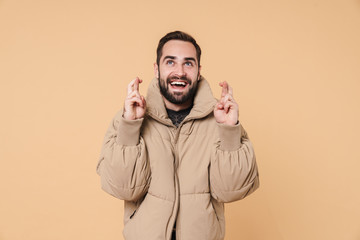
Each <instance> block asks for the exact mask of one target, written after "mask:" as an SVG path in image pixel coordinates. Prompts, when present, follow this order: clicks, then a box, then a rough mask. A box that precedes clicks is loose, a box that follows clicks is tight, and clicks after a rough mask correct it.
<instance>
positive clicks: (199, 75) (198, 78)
mask: <svg viewBox="0 0 360 240" xmlns="http://www.w3.org/2000/svg"><path fill="white" fill-rule="evenodd" d="M200 72H201V66H199V72H198V77H197V80H198V81H199V80H200V77H201V74H200Z"/></svg>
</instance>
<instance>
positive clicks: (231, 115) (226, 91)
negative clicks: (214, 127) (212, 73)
mask: <svg viewBox="0 0 360 240" xmlns="http://www.w3.org/2000/svg"><path fill="white" fill-rule="evenodd" d="M219 85H220V87H222V92H221V99H220V101H219V102H218V103H217V104H216V106H215V109H214V116H215V120H216V121H217V122H218V123H223V124H227V125H236V124H237V122H238V119H239V106H238V104H237V103H236V101H235V99H234V98H233V91H232V88H231V87H230V86H229V84H228V83H227V82H226V81H225V82H221V83H219Z"/></svg>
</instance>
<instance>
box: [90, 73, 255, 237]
mask: <svg viewBox="0 0 360 240" xmlns="http://www.w3.org/2000/svg"><path fill="white" fill-rule="evenodd" d="M146 101H147V113H146V116H145V118H144V119H139V120H133V121H127V120H125V119H124V118H122V114H121V112H119V113H118V114H117V115H116V116H115V118H114V120H113V122H112V123H111V125H110V127H109V129H108V131H107V133H106V136H105V140H104V145H103V148H102V153H101V156H100V161H99V163H98V166H97V172H98V174H99V175H100V176H101V186H102V188H103V190H105V191H106V192H108V193H109V194H111V195H113V196H115V197H117V198H119V199H123V200H125V201H124V202H125V207H124V211H125V213H124V232H123V234H124V237H125V239H126V240H169V239H170V238H171V233H172V230H173V227H174V223H175V221H176V239H177V240H220V239H224V235H225V219H224V204H223V203H226V202H232V201H236V200H239V199H242V198H244V197H245V196H247V195H249V194H250V193H252V192H253V191H254V190H255V189H256V188H258V186H259V178H258V171H257V165H256V161H255V155H254V150H253V147H252V144H251V143H250V141H249V139H248V137H247V134H246V132H245V131H244V129H243V128H242V126H241V125H240V124H238V125H236V126H227V125H223V124H218V123H217V122H216V121H215V119H214V115H213V109H214V106H215V104H216V99H214V97H213V96H212V93H211V89H210V86H209V85H208V83H207V81H206V80H205V79H204V78H201V80H200V82H199V85H198V91H197V93H196V96H195V99H194V105H193V108H192V110H191V112H190V114H189V115H188V116H187V117H186V118H185V119H184V121H183V122H182V123H181V124H180V125H179V127H175V126H174V125H173V124H172V122H171V120H170V119H169V118H168V116H167V113H166V109H165V106H164V102H163V99H162V96H161V95H160V91H159V87H158V83H157V80H156V79H154V80H153V81H152V83H151V84H150V86H149V90H148V95H147V99H146Z"/></svg>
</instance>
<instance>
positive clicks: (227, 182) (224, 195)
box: [210, 124, 259, 202]
mask: <svg viewBox="0 0 360 240" xmlns="http://www.w3.org/2000/svg"><path fill="white" fill-rule="evenodd" d="M218 131H219V141H218V142H217V143H216V144H215V149H214V151H213V153H212V157H211V164H210V188H211V195H212V196H213V197H214V198H215V199H216V200H217V201H219V202H232V201H236V200H240V199H243V198H244V197H246V196H247V195H249V194H250V193H252V192H254V191H255V190H256V189H257V188H258V187H259V175H258V168H257V164H256V158H255V154H254V149H253V147H252V144H251V142H250V140H249V138H248V136H247V134H246V132H245V130H244V129H243V128H242V126H241V125H240V124H237V125H235V126H228V125H224V124H218Z"/></svg>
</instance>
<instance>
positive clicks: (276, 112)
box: [0, 0, 360, 240]
mask: <svg viewBox="0 0 360 240" xmlns="http://www.w3.org/2000/svg"><path fill="white" fill-rule="evenodd" d="M174 30H182V31H185V32H188V33H190V34H191V35H193V36H194V37H195V38H196V40H197V41H198V43H199V44H200V46H201V48H202V50H203V55H202V60H201V62H202V74H203V76H205V77H206V78H207V79H208V80H209V82H210V84H211V86H212V89H213V92H214V95H215V96H216V97H219V96H220V92H221V88H220V87H219V86H218V82H220V81H224V80H226V81H228V82H229V83H230V85H231V86H232V87H233V88H234V95H235V98H236V100H237V102H238V103H239V106H240V121H241V122H242V124H243V125H244V127H245V128H246V129H247V131H248V133H249V135H250V138H251V139H252V141H253V144H254V147H255V152H256V155H257V161H258V165H259V171H260V182H261V186H260V188H259V190H258V191H256V192H255V193H254V194H253V195H251V196H249V197H248V198H246V199H244V200H242V201H238V202H234V203H231V204H227V205H226V218H227V224H226V239H227V240H319V239H321V240H322V239H324V240H325V239H326V240H339V239H341V240H359V239H360V174H359V170H360V151H359V148H360V146H359V144H360V141H359V136H360V127H359V123H360V1H359V0H304V1H300V0H298V1H296V0H289V1H285V0H272V1H265V0H253V1H245V0H237V1H235V0H233V1H231V0H224V1H212V0H207V1H205V0H200V1H196V0H185V1H146V0H138V1H136V0H135V1H131V2H130V1H122V0H117V1H115V0H103V1H95V0H86V1H85V0H61V1H60V0H49V1H45V0H32V1H24V0H12V1H11V0H1V1H0V83H1V85H0V105H1V106H0V109H1V118H0V123H1V124H0V160H1V167H0V239H1V240H24V239H26V240H69V239H70V240H72V239H88V240H102V239H107V240H120V239H123V237H122V229H123V220H122V218H123V202H122V201H121V200H118V199H115V198H114V197H111V196H110V195H108V194H106V193H105V192H103V191H102V190H101V189H100V179H99V177H98V176H97V175H96V173H95V167H96V163H97V161H98V157H99V154H100V148H101V144H102V141H103V137H104V134H105V131H106V129H107V127H108V125H109V123H110V121H111V119H112V117H113V116H114V114H115V113H116V112H117V111H118V110H119V109H121V108H122V106H123V100H124V98H125V94H126V86H127V84H128V82H129V81H130V80H132V79H133V78H135V77H136V76H139V77H140V78H142V79H143V80H144V83H143V84H141V87H140V91H141V93H142V94H144V95H145V94H146V89H147V86H148V85H149V83H150V81H151V79H152V78H153V76H154V75H153V63H154V62H155V57H156V55H155V49H156V46H157V43H158V41H159V39H160V38H161V37H162V36H163V35H165V34H166V33H167V32H169V31H174Z"/></svg>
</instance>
